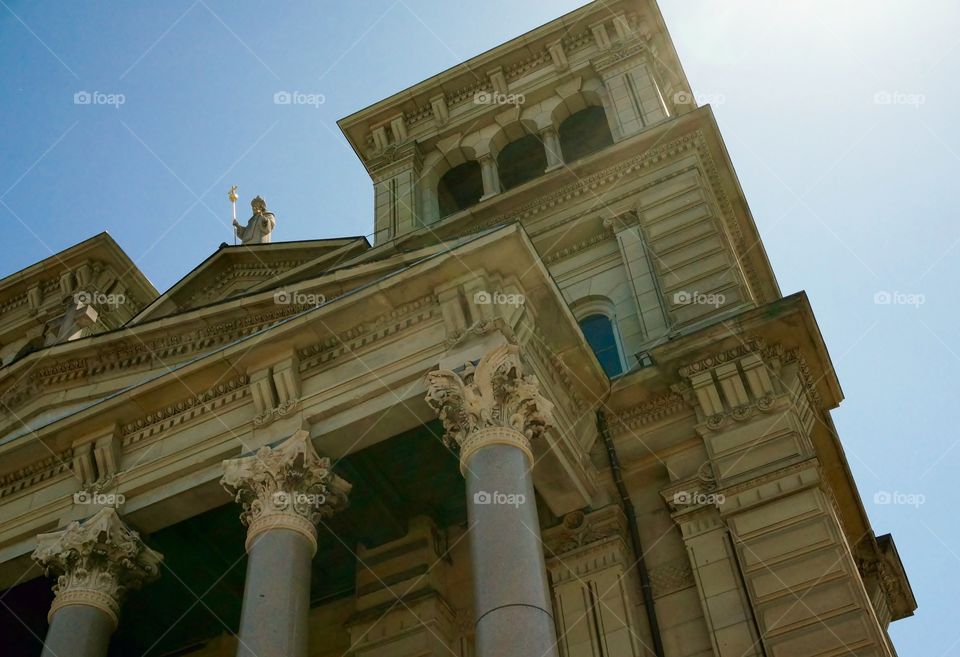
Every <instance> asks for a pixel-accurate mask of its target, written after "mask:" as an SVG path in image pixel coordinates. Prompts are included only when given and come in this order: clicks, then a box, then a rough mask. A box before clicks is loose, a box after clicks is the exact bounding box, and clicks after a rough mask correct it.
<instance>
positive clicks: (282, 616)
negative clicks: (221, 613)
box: [220, 431, 350, 657]
mask: <svg viewBox="0 0 960 657" xmlns="http://www.w3.org/2000/svg"><path fill="white" fill-rule="evenodd" d="M223 467H224V475H223V479H221V481H220V483H221V484H223V487H224V488H226V489H227V491H228V492H229V493H230V494H231V495H233V496H234V498H235V499H236V501H237V502H238V503H239V504H241V505H242V506H243V513H242V514H241V515H240V519H241V520H242V521H243V523H244V524H245V525H246V526H247V541H246V549H247V555H248V558H247V579H246V584H245V586H244V592H243V610H242V612H241V616H240V633H239V637H238V639H239V641H238V649H237V655H238V657H306V654H307V629H308V628H307V622H308V615H309V611H310V561H311V560H312V559H313V555H314V554H315V553H316V551H317V528H316V524H317V522H319V521H320V520H321V519H322V518H324V517H327V516H330V515H333V513H334V512H335V511H336V510H338V509H341V508H343V507H345V506H346V502H347V494H348V493H349V492H350V484H348V483H347V482H346V481H344V480H343V479H341V478H340V477H338V476H337V475H335V474H333V472H331V471H330V459H328V458H321V457H319V456H318V455H317V452H316V451H315V450H314V448H313V442H312V441H311V440H310V434H309V433H308V432H307V431H298V432H296V433H295V434H293V435H292V436H291V437H290V438H288V439H287V440H285V441H284V442H282V443H281V444H279V445H277V446H276V447H273V448H271V447H262V448H260V450H259V451H258V452H257V453H256V454H254V455H252V456H244V457H241V458H238V459H233V460H229V461H224V463H223Z"/></svg>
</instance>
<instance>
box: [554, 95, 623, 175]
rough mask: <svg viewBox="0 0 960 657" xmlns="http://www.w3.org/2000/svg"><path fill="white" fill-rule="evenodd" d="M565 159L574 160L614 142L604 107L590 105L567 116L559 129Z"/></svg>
mask: <svg viewBox="0 0 960 657" xmlns="http://www.w3.org/2000/svg"><path fill="white" fill-rule="evenodd" d="M557 132H558V133H559V135H560V150H562V151H563V161H564V162H573V161H574V160H579V159H580V158H581V157H586V156H587V155H590V154H591V153H596V152H597V151H599V150H600V149H601V148H606V147H607V146H609V145H610V144H612V143H613V136H611V134H610V125H609V124H608V123H607V115H606V113H605V112H604V111H603V108H602V107H588V108H586V109H582V110H580V111H579V112H577V113H575V114H571V115H570V116H568V117H567V119H566V121H564V122H563V123H561V124H560V128H559V129H558V130H557Z"/></svg>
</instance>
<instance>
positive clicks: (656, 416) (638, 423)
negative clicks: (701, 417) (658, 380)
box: [609, 391, 687, 435]
mask: <svg viewBox="0 0 960 657" xmlns="http://www.w3.org/2000/svg"><path fill="white" fill-rule="evenodd" d="M686 409H687V402H686V401H685V400H684V398H683V396H682V395H680V394H678V393H677V392H672V391H670V392H663V393H660V394H658V395H655V396H653V397H650V398H649V399H647V400H646V401H643V402H641V403H640V404H637V405H636V406H632V407H630V408H626V409H623V410H621V411H618V412H617V413H616V414H610V416H609V423H610V425H611V429H612V430H613V433H614V434H615V435H619V434H622V433H628V432H630V431H635V430H637V429H639V428H640V427H643V426H646V425H648V424H653V423H654V422H659V421H660V420H663V419H666V418H668V417H671V416H673V415H677V414H679V413H682V412H684V411H685V410H686Z"/></svg>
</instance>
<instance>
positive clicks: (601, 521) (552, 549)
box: [543, 505, 627, 559]
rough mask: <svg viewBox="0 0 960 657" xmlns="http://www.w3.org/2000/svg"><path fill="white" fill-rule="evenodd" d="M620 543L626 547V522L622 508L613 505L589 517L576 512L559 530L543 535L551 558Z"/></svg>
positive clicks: (567, 518) (558, 526)
mask: <svg viewBox="0 0 960 657" xmlns="http://www.w3.org/2000/svg"><path fill="white" fill-rule="evenodd" d="M611 539H616V540H619V541H621V542H622V543H623V544H626V542H627V538H626V518H625V517H624V515H623V511H621V510H620V507H619V506H616V505H610V506H606V507H603V508H602V509H599V510H597V511H592V512H589V513H585V512H583V511H573V512H571V513H568V514H566V515H565V516H563V520H562V521H561V523H560V524H559V525H557V526H556V527H551V528H550V529H547V530H545V531H544V532H543V542H544V545H545V546H546V547H547V551H548V553H547V557H548V558H551V557H554V558H560V559H563V558H566V557H567V555H568V554H569V553H571V552H575V551H578V550H580V549H581V548H584V547H588V546H592V545H595V544H599V543H606V542H607V541H609V540H611Z"/></svg>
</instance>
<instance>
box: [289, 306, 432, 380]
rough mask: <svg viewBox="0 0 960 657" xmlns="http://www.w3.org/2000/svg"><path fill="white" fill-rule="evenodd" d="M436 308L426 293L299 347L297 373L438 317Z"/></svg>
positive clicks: (314, 367)
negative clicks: (322, 338) (334, 333)
mask: <svg viewBox="0 0 960 657" xmlns="http://www.w3.org/2000/svg"><path fill="white" fill-rule="evenodd" d="M439 309H440V305H439V302H438V301H437V299H436V297H435V296H434V295H433V294H427V295H424V296H422V297H419V298H417V299H414V300H413V301H410V302H408V303H404V304H401V305H399V306H397V307H396V308H394V309H393V310H391V311H390V312H387V313H383V314H382V315H379V316H378V317H376V318H374V319H372V320H370V321H367V322H363V323H360V324H357V325H355V326H354V327H353V328H350V329H348V330H346V331H342V332H340V333H338V334H336V335H334V336H331V337H329V338H326V339H324V340H322V341H320V342H318V343H316V344H314V345H311V346H310V347H307V348H305V349H300V350H298V351H297V356H298V357H299V359H300V372H301V373H306V372H309V371H312V370H315V369H317V368H319V367H323V366H324V365H326V364H327V363H328V362H330V361H332V360H335V359H337V358H339V357H341V356H352V355H354V354H355V353H356V352H357V351H359V350H361V349H364V348H365V347H367V346H369V345H372V344H374V343H376V342H379V341H381V340H384V339H386V338H388V337H393V336H394V335H395V334H397V333H399V332H400V331H403V330H405V329H408V328H411V327H413V326H416V325H418V324H422V323H423V322H427V321H430V320H433V319H435V318H436V317H438V316H439Z"/></svg>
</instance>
